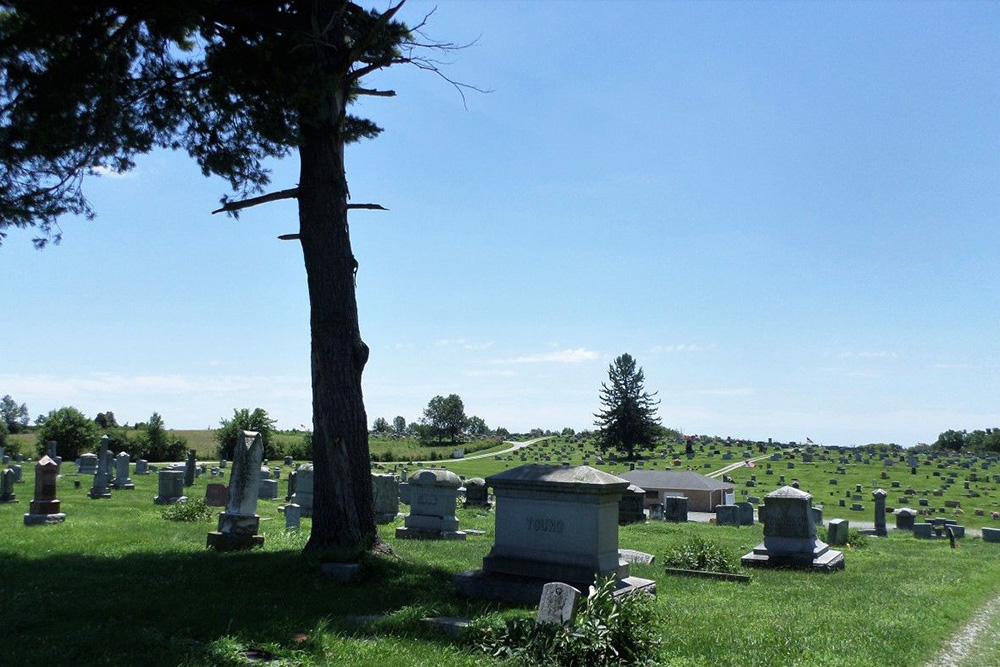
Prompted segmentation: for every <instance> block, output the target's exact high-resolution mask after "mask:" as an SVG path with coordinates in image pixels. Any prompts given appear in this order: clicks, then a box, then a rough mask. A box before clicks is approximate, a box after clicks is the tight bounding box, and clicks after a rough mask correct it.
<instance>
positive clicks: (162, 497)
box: [153, 470, 187, 505]
mask: <svg viewBox="0 0 1000 667" xmlns="http://www.w3.org/2000/svg"><path fill="white" fill-rule="evenodd" d="M156 475H157V479H156V481H157V484H158V485H159V488H158V490H159V493H158V494H157V496H156V497H155V498H153V502H154V503H156V504H157V505H173V504H175V503H183V502H187V497H186V496H185V495H184V473H183V471H180V470H160V471H158V472H157V473H156Z"/></svg>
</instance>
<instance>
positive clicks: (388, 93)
mask: <svg viewBox="0 0 1000 667" xmlns="http://www.w3.org/2000/svg"><path fill="white" fill-rule="evenodd" d="M351 92H353V93H354V94H355V95H371V96H373V97H395V96H396V91H395V90H372V89H371V88H355V89H354V90H353V91H351Z"/></svg>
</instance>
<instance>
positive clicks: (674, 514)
mask: <svg viewBox="0 0 1000 667" xmlns="http://www.w3.org/2000/svg"><path fill="white" fill-rule="evenodd" d="M663 520H664V521H678V522H683V521H687V520H688V499H687V496H663Z"/></svg>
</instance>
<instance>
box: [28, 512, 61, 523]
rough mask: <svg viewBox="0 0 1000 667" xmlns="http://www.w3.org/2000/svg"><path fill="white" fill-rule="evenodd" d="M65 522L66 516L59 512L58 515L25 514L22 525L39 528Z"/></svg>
mask: <svg viewBox="0 0 1000 667" xmlns="http://www.w3.org/2000/svg"><path fill="white" fill-rule="evenodd" d="M65 520H66V515H65V514H63V513H62V512H60V513H59V514H25V515H24V525H25V526H40V525H43V524H47V523H62V522H63V521H65Z"/></svg>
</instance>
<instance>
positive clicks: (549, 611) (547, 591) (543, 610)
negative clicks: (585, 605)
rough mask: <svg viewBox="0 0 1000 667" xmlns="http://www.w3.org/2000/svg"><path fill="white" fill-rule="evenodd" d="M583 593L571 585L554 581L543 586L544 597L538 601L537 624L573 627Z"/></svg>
mask: <svg viewBox="0 0 1000 667" xmlns="http://www.w3.org/2000/svg"><path fill="white" fill-rule="evenodd" d="M581 595H582V593H581V592H580V591H579V590H577V589H576V588H573V587H572V586H570V585H569V584H564V583H562V582H558V581H553V582H550V583H547V584H545V585H544V586H542V596H541V598H540V599H539V601H538V616H537V617H536V619H535V623H536V624H538V625H541V624H543V623H552V624H554V625H569V626H572V625H573V621H575V620H576V610H577V608H578V607H579V604H580V596H581Z"/></svg>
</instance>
